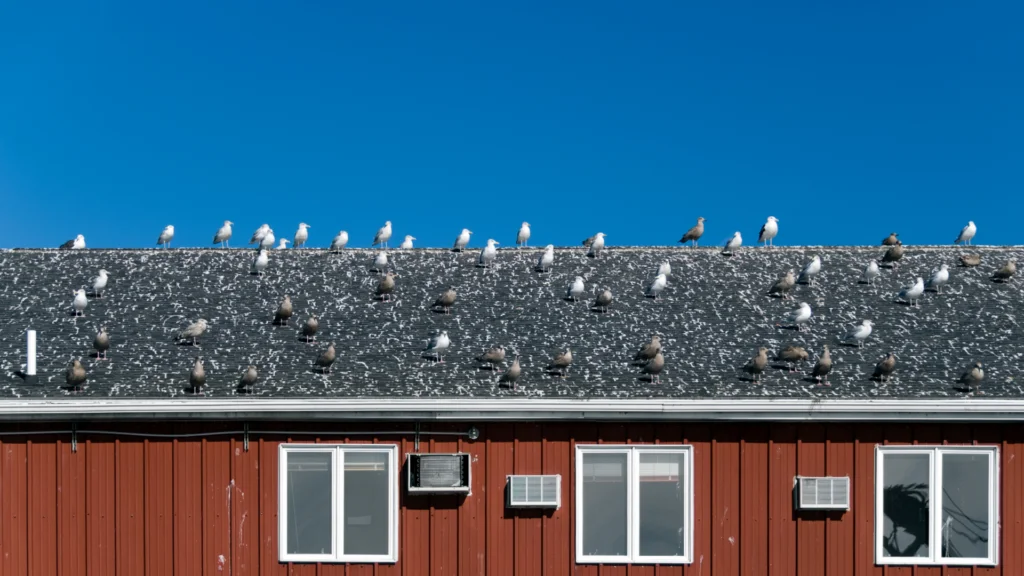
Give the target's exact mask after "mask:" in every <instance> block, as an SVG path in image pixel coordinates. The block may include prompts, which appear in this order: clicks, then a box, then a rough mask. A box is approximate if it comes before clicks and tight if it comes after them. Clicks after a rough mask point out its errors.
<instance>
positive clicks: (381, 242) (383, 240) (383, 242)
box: [370, 220, 391, 250]
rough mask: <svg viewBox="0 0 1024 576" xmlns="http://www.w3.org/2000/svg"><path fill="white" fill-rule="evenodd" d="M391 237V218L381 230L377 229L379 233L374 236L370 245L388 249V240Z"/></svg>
mask: <svg viewBox="0 0 1024 576" xmlns="http://www.w3.org/2000/svg"><path fill="white" fill-rule="evenodd" d="M390 239H391V220H388V221H387V222H385V223H384V226H382V227H381V229H380V230H377V234H376V235H374V237H373V244H370V246H382V247H383V248H384V249H385V250H386V249H387V247H388V240H390Z"/></svg>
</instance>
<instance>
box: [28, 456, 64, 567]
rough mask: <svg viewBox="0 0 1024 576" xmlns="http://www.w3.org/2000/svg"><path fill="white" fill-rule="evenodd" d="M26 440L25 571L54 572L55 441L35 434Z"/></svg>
mask: <svg viewBox="0 0 1024 576" xmlns="http://www.w3.org/2000/svg"><path fill="white" fill-rule="evenodd" d="M35 438H36V440H35V441H30V442H28V449H27V453H28V461H27V464H28V503H27V506H28V508H27V510H26V511H27V519H28V542H29V546H28V571H29V573H30V574H56V573H57V556H56V554H54V553H53V551H54V550H56V549H57V522H56V520H57V518H56V517H57V497H56V494H57V490H56V489H57V443H56V439H55V438H45V437H41V436H36V437H35Z"/></svg>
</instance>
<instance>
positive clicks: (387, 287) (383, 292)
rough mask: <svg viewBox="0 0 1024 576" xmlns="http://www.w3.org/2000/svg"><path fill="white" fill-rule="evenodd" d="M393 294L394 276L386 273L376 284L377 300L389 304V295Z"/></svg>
mask: <svg viewBox="0 0 1024 576" xmlns="http://www.w3.org/2000/svg"><path fill="white" fill-rule="evenodd" d="M394 292H395V275H394V274H393V273H392V272H388V273H387V274H385V275H384V276H383V277H382V278H381V279H380V282H378V283H377V298H378V299H379V300H380V301H381V302H391V295H392V294H394Z"/></svg>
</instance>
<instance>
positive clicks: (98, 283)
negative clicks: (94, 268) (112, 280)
mask: <svg viewBox="0 0 1024 576" xmlns="http://www.w3.org/2000/svg"><path fill="white" fill-rule="evenodd" d="M108 278H109V276H108V272H107V271H106V270H102V269H101V270H100V271H99V274H97V275H96V277H95V278H93V279H92V293H93V295H94V296H96V297H97V298H102V297H103V291H104V290H106V288H107V280H108Z"/></svg>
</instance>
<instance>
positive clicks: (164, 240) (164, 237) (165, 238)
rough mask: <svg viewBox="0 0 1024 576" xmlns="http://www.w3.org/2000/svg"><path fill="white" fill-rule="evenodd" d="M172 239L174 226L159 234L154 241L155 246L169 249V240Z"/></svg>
mask: <svg viewBox="0 0 1024 576" xmlns="http://www.w3.org/2000/svg"><path fill="white" fill-rule="evenodd" d="M173 239H174V226H167V227H165V228H164V231H163V232H161V233H160V236H158V237H157V239H156V245H157V246H163V247H164V248H170V247H171V240H173Z"/></svg>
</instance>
